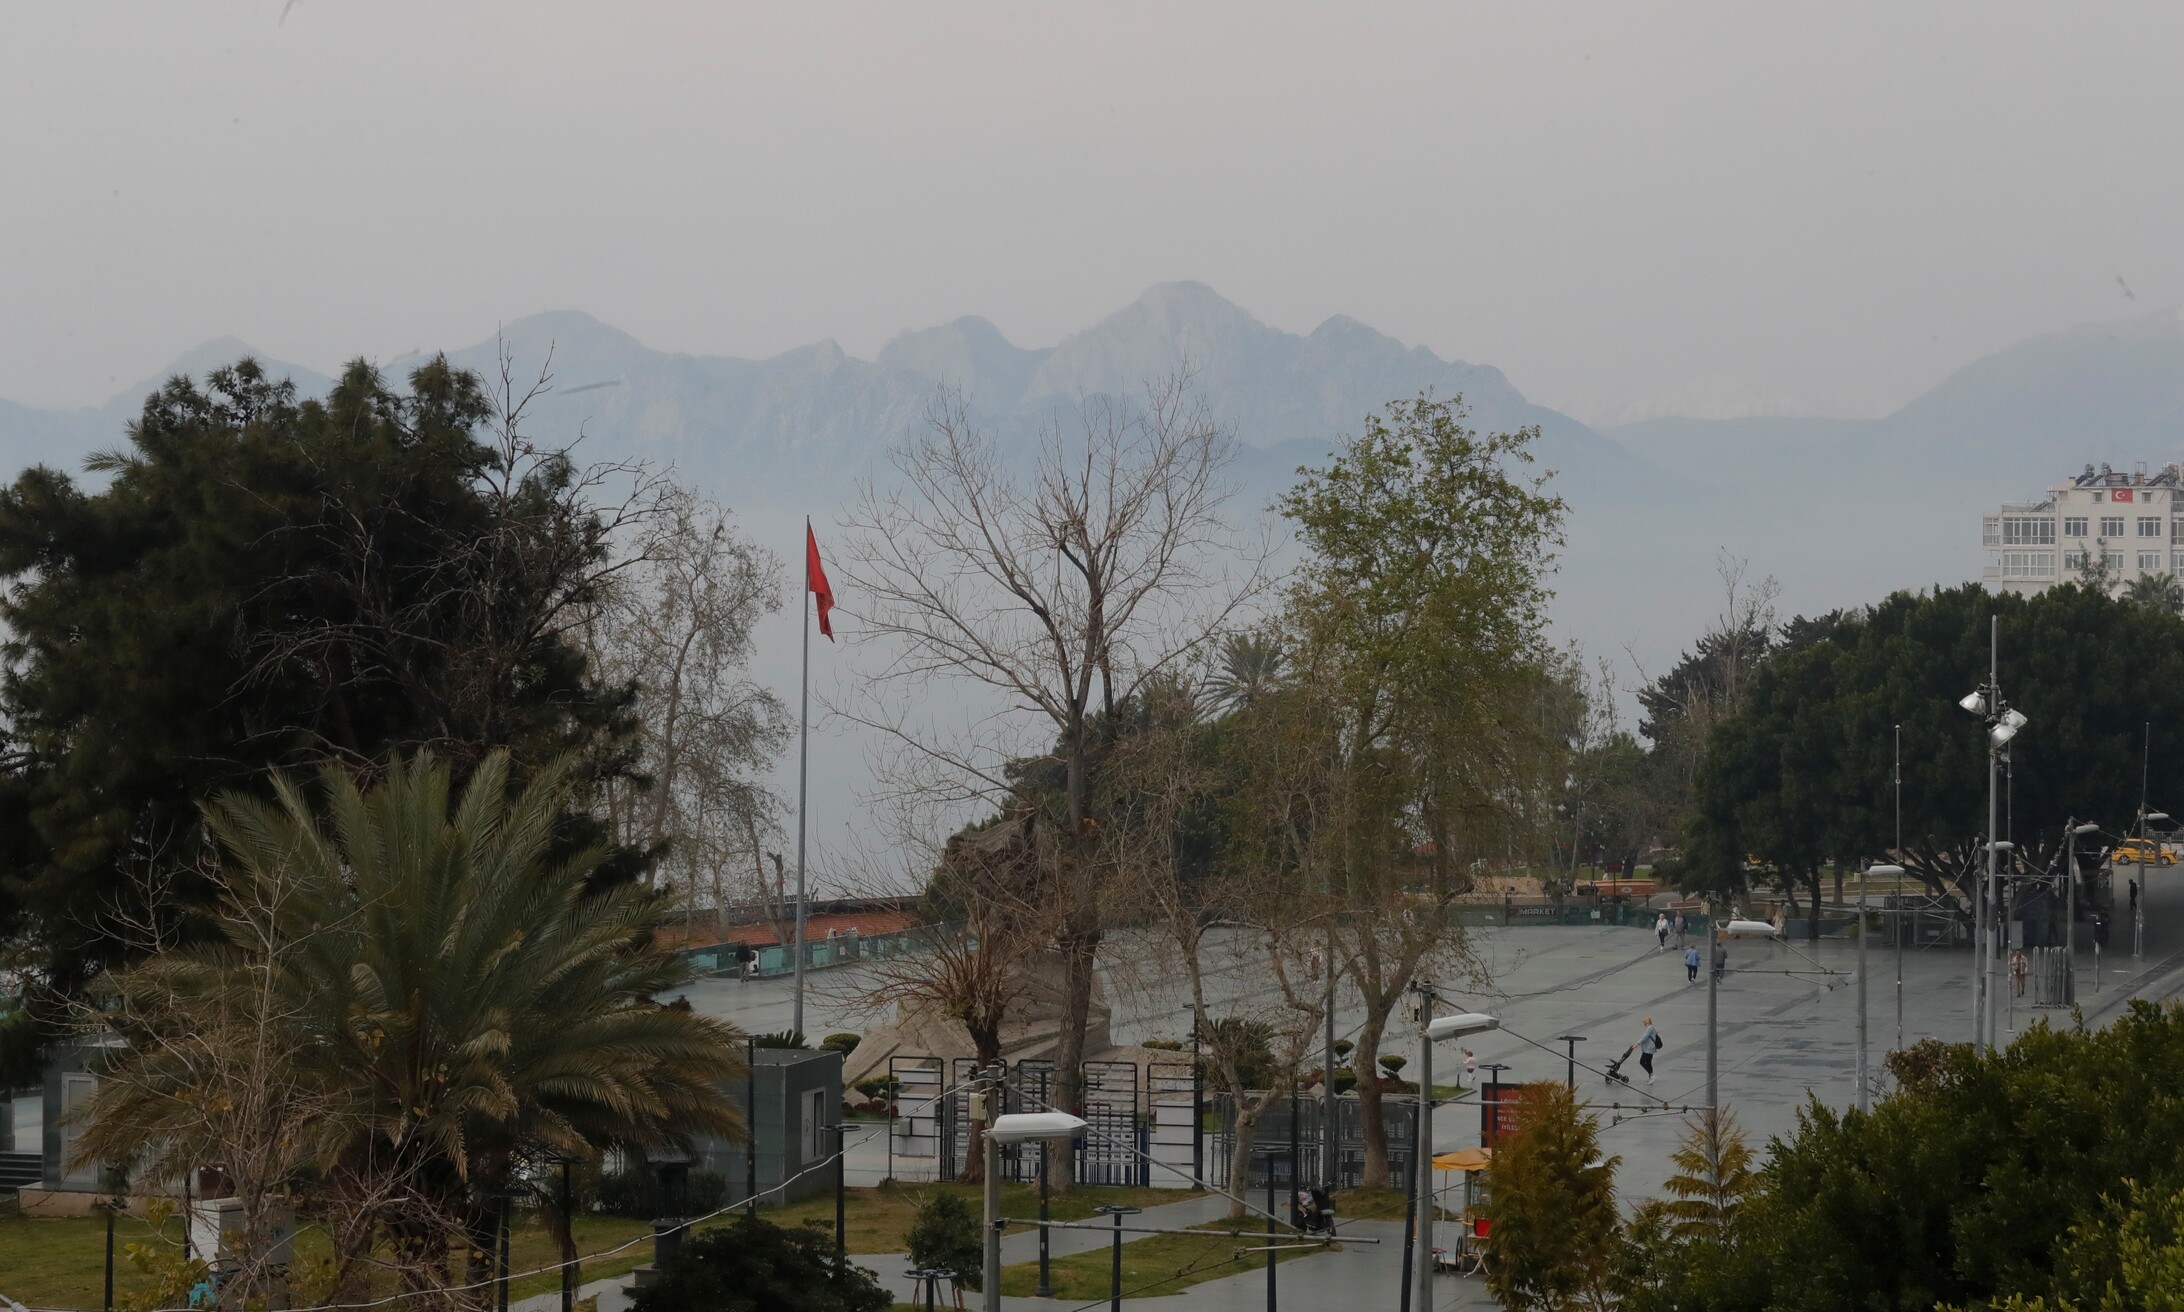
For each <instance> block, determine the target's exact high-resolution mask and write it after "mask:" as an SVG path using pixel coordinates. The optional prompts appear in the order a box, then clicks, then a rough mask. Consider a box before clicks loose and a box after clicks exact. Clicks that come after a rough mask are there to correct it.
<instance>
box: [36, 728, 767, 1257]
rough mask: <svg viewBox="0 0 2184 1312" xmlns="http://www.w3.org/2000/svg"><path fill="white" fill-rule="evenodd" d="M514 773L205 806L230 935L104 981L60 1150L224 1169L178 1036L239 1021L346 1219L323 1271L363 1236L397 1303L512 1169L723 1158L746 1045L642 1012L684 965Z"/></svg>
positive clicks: (484, 1209) (281, 788)
mask: <svg viewBox="0 0 2184 1312" xmlns="http://www.w3.org/2000/svg"><path fill="white" fill-rule="evenodd" d="M510 769H511V766H510V762H509V759H508V756H507V754H506V753H504V752H496V753H494V754H492V755H490V756H488V757H486V758H485V759H484V760H483V761H482V762H480V763H479V765H478V767H477V768H476V770H475V771H473V772H472V775H471V778H470V781H469V783H468V785H467V786H466V787H465V788H463V789H462V790H461V792H460V793H459V794H458V793H457V792H456V791H455V789H454V786H453V784H452V782H451V779H450V770H449V767H448V766H446V765H445V764H442V763H440V762H437V761H435V760H434V759H432V758H431V757H430V756H429V755H424V756H420V757H418V758H416V759H414V760H411V761H401V760H397V761H396V762H394V763H393V764H392V765H391V766H390V767H389V768H388V769H387V771H386V777H385V779H384V781H383V782H380V783H378V784H375V785H372V786H370V787H369V788H366V787H363V786H361V785H360V784H359V782H358V781H357V779H356V778H355V777H354V776H352V775H351V774H350V773H349V772H347V771H344V770H341V769H339V768H338V767H332V766H329V767H326V768H324V769H323V770H322V771H321V773H320V776H319V781H318V792H319V793H320V794H321V797H322V799H323V800H322V801H319V802H314V800H313V798H312V797H311V796H310V794H309V793H308V792H307V791H306V789H305V788H304V787H303V786H302V785H301V784H299V783H297V782H295V781H294V780H292V779H289V778H286V777H280V778H277V779H276V780H275V781H274V785H273V793H274V799H275V800H273V801H271V802H267V801H263V800H260V799H258V798H256V797H253V796H250V795H247V794H238V793H230V794H224V795H223V796H221V797H220V798H219V799H217V800H216V801H215V802H214V803H212V804H211V805H210V806H208V807H207V809H206V812H205V818H206V822H207V825H208V827H209V829H210V830H211V833H212V835H213V837H214V839H215V841H216V842H217V843H218V846H219V850H220V852H221V854H222V859H221V865H220V872H221V880H222V887H223V888H224V890H226V893H225V907H224V910H225V917H224V920H223V922H222V923H223V925H224V926H225V927H226V928H227V929H228V931H229V932H227V933H225V934H224V935H223V936H222V938H221V940H220V941H216V942H212V943H207V944H204V945H201V946H199V947H196V948H190V949H182V950H179V951H175V952H170V953H166V954H162V955H161V956H158V957H155V958H153V959H151V960H150V961H148V962H146V963H144V964H143V965H141V966H139V967H136V968H135V969H133V970H129V971H125V972H122V973H120V974H119V975H118V976H116V977H114V980H113V986H112V998H113V1003H112V1005H110V1006H108V1007H106V1008H105V1009H104V1012H103V1015H102V1017H101V1019H102V1020H103V1021H104V1022H106V1023H108V1024H110V1025H111V1026H113V1027H114V1028H115V1029H116V1030H117V1031H118V1032H119V1034H120V1035H121V1037H122V1038H123V1040H124V1041H125V1042H126V1044H127V1047H126V1049H125V1050H124V1052H123V1054H122V1055H121V1056H120V1057H119V1058H118V1059H117V1060H116V1062H115V1064H114V1066H113V1067H112V1069H110V1070H109V1071H108V1072H107V1073H106V1077H105V1078H104V1079H103V1080H102V1081H101V1083H100V1086H99V1089H98V1092H97V1094H96V1095H95V1097H94V1099H93V1102H92V1104H91V1108H92V1110H91V1122H90V1125H89V1127H88V1129H87V1130H86V1132H85V1134H84V1136H83V1138H82V1140H81V1143H80V1146H79V1150H78V1151H79V1154H80V1156H81V1157H82V1158H83V1159H84V1160H87V1161H111V1160H126V1159H129V1158H131V1157H134V1156H136V1155H138V1154H140V1153H144V1152H147V1151H149V1150H151V1149H154V1148H157V1149H159V1150H161V1152H160V1155H159V1156H158V1158H157V1159H156V1160H157V1162H158V1163H159V1164H160V1166H159V1169H165V1170H180V1169H182V1167H183V1166H184V1165H187V1164H191V1163H197V1162H219V1161H225V1160H227V1159H228V1157H229V1155H230V1154H231V1153H232V1152H234V1151H236V1150H237V1145H235V1144H233V1143H223V1142H221V1141H219V1140H218V1139H217V1138H214V1139H204V1138H203V1137H202V1135H203V1132H204V1129H205V1127H206V1125H207V1121H206V1120H205V1118H204V1116H203V1115H202V1112H203V1109H202V1108H201V1107H200V1106H199V1102H200V1097H199V1094H200V1090H201V1088H202V1084H203V1077H202V1072H201V1070H200V1065H201V1061H200V1058H201V1057H202V1056H203V1055H204V1054H202V1053H201V1051H200V1047H199V1045H197V1044H195V1043H194V1042H193V1030H192V1026H193V1023H194V1018H196V1017H199V1016H215V1015H227V1014H232V1013H234V1012H236V1011H238V1010H242V1011H245V1012H249V1013H251V1014H256V1015H260V1016H262V1017H263V1018H264V1021H265V1023H266V1024H268V1025H269V1026H271V1027H272V1028H273V1029H274V1030H275V1032H276V1033H277V1034H278V1035H279V1036H280V1037H281V1038H282V1039H283V1040H284V1042H282V1043H281V1044H280V1045H279V1046H278V1048H277V1049H276V1050H275V1055H274V1056H273V1057H271V1058H268V1059H267V1060H266V1061H265V1066H266V1070H265V1072H264V1079H265V1080H267V1081H269V1082H277V1083H278V1084H280V1085H281V1086H282V1087H288V1088H292V1089H294V1090H296V1096H297V1098H298V1099H299V1100H301V1099H308V1100H309V1106H310V1107H311V1108H312V1113H313V1114H312V1115H311V1116H310V1117H309V1119H308V1120H307V1121H306V1122H305V1123H303V1124H287V1123H285V1122H284V1123H283V1124H284V1125H286V1128H287V1129H288V1130H289V1131H291V1132H293V1133H294V1134H295V1135H297V1136H298V1137H299V1138H300V1139H301V1140H302V1141H303V1142H304V1143H305V1144H306V1145H307V1147H308V1160H309V1162H310V1164H311V1165H312V1166H314V1167H315V1168H316V1170H317V1171H318V1172H319V1173H320V1175H321V1178H322V1179H323V1180H324V1181H325V1184H324V1185H323V1188H324V1189H326V1190H327V1191H329V1192H330V1193H332V1194H334V1195H336V1196H337V1197H339V1196H342V1195H347V1196H348V1197H352V1198H358V1199H363V1200H366V1201H365V1202H363V1203H362V1204H361V1206H362V1207H363V1208H364V1212H365V1215H364V1218H363V1219H364V1222H365V1224H362V1225H359V1226H357V1227H355V1228H353V1229H352V1230H350V1231H349V1232H348V1233H347V1235H346V1239H347V1241H348V1242H349V1243H350V1245H351V1247H350V1248H349V1250H348V1251H346V1252H344V1253H342V1254H339V1256H341V1257H343V1258H345V1259H347V1260H349V1261H350V1262H351V1263H352V1265H354V1264H357V1263H361V1262H363V1261H364V1260H365V1258H366V1257H367V1256H368V1254H369V1253H370V1249H371V1239H372V1236H373V1233H374V1231H375V1230H376V1231H377V1233H379V1234H381V1235H383V1236H385V1237H386V1238H388V1239H390V1240H391V1241H392V1242H393V1246H394V1249H395V1251H396V1252H397V1253H398V1254H399V1255H400V1256H401V1258H402V1260H403V1263H404V1266H405V1271H404V1275H405V1278H406V1279H408V1280H409V1281H411V1282H412V1287H429V1286H430V1285H431V1284H432V1283H442V1282H444V1280H443V1277H444V1275H445V1264H446V1259H447V1253H448V1250H449V1248H450V1246H451V1244H450V1239H451V1237H452V1238H454V1239H455V1242H458V1243H465V1244H467V1246H468V1247H469V1248H470V1249H472V1250H478V1249H489V1247H490V1245H489V1244H488V1243H487V1242H486V1240H487V1238H488V1237H489V1235H490V1233H491V1230H492V1226H493V1220H494V1212H493V1209H494V1207H495V1204H494V1203H493V1201H492V1199H491V1191H492V1190H494V1189H495V1188H498V1187H502V1186H506V1185H511V1184H514V1183H516V1181H517V1177H518V1168H519V1167H520V1166H521V1165H522V1164H523V1163H524V1162H526V1161H529V1160H533V1159H536V1158H538V1157H540V1156H543V1155H557V1154H558V1155H567V1156H578V1157H591V1156H595V1155H596V1154H598V1153H599V1152H600V1151H601V1150H603V1149H606V1148H610V1147H621V1148H628V1149H632V1150H640V1151H641V1150H644V1149H652V1148H679V1149H687V1148H688V1147H690V1145H691V1142H692V1140H693V1138H694V1136H697V1135H700V1134H710V1135H715V1136H720V1137H723V1138H731V1139H735V1138H740V1137H741V1136H742V1133H743V1123H742V1118H741V1115H740V1114H739V1113H738V1111H737V1110H736V1108H735V1107H734V1105H733V1104H732V1103H731V1102H730V1101H729V1099H728V1095H727V1093H726V1092H725V1091H726V1090H727V1089H729V1088H730V1087H733V1086H734V1085H735V1084H736V1082H737V1081H739V1080H740V1079H741V1076H742V1058H741V1046H742V1045H741V1036H740V1035H739V1034H738V1033H737V1032H736V1031H735V1030H734V1029H733V1027H731V1026H729V1025H727V1024H725V1023H724V1022H721V1021H718V1020H715V1019H713V1018H711V1017H707V1016H703V1015H700V1014H698V1013H696V1012H694V1011H692V1010H690V1009H688V1008H687V1007H673V1006H662V1005H659V1004H657V1003H656V1002H654V1001H653V998H654V997H655V995H657V994H660V993H662V992H665V991H668V990H671V989H673V988H674V987H675V986H676V985H677V984H678V983H680V982H681V981H682V980H683V979H684V978H685V976H686V974H687V970H686V967H685V966H684V965H683V964H682V962H681V960H680V959H679V958H678V957H677V956H676V954H675V953H674V952H673V951H671V950H669V949H668V948H666V947H663V946H661V945H659V944H658V943H657V942H656V941H655V940H654V938H653V936H652V933H651V931H652V930H653V928H654V926H655V925H656V923H657V920H658V915H659V907H658V904H657V902H656V900H655V899H654V898H653V897H652V896H651V895H650V894H648V893H646V892H645V891H644V890H642V889H639V888H636V887H635V886H632V885H618V886H614V887H610V888H608V889H605V890H595V889H594V887H593V876H594V875H595V874H596V873H597V871H598V869H599V867H600V866H601V864H602V863H603V862H604V861H605V860H606V859H607V852H606V851H605V850H604V849H603V848H600V847H596V846H594V847H587V848H584V849H580V850H578V851H576V852H574V853H568V854H560V853H558V852H557V848H556V830H557V827H558V824H559V820H560V817H561V816H562V815H563V814H564V813H565V812H566V810H567V807H568V805H569V800H570V799H569V793H570V789H571V786H572V785H571V781H570V779H569V772H568V769H567V768H566V767H562V766H553V765H549V766H548V767H546V768H544V769H542V770H540V771H538V772H537V773H536V774H535V776H534V777H533V779H532V780H531V781H530V782H529V783H528V784H527V785H524V786H523V787H521V788H516V787H514V786H512V785H511V781H510V777H509V776H510ZM268 955H271V956H272V959H273V964H274V966H275V968H274V969H271V970H266V969H260V968H259V967H260V966H261V965H263V964H264V959H265V958H266V957H267V956H268ZM238 995H243V996H241V997H240V999H238ZM260 995H262V996H263V998H264V1000H263V1001H259V1000H258V998H259V996H260ZM253 1009H255V1010H254V1011H253ZM413 1203H414V1204H415V1206H412V1204H413ZM420 1208H421V1209H422V1210H419V1209H420ZM451 1228H452V1231H453V1234H452V1236H451V1233H450V1229H451Z"/></svg>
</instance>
